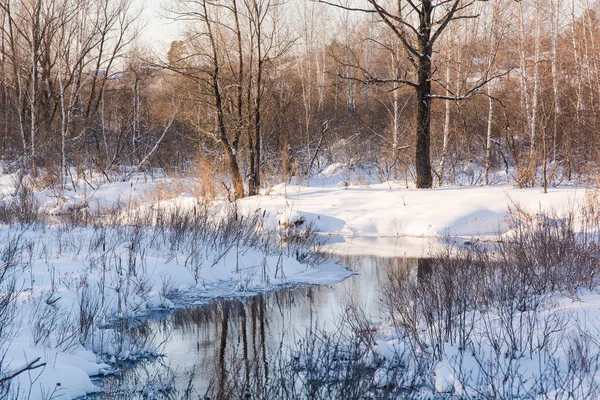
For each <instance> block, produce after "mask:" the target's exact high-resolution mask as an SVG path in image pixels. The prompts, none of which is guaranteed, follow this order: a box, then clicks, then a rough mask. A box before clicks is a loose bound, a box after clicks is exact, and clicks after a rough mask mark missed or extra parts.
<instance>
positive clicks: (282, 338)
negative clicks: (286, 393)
mask: <svg viewBox="0 0 600 400" xmlns="http://www.w3.org/2000/svg"><path fill="white" fill-rule="evenodd" d="M339 261H340V262H341V263H342V264H345V265H348V266H349V267H350V268H351V269H352V270H354V271H356V272H357V273H358V274H357V275H354V276H352V277H350V278H348V279H347V280H345V281H344V282H341V283H339V284H336V285H332V286H302V287H297V288H290V289H282V290H278V291H275V292H270V293H265V294H262V295H258V296H254V297H251V298H242V299H233V300H218V301H215V302H212V303H211V304H208V305H205V306H201V307H193V308H187V309H181V310H177V311H175V312H174V313H173V314H172V315H171V316H170V317H169V318H167V319H165V320H163V321H161V322H159V323H156V324H154V333H155V334H157V336H158V337H157V340H158V341H164V348H163V349H162V352H163V353H164V354H165V355H166V357H165V358H164V359H163V360H162V364H160V365H157V364H154V365H153V364H148V365H144V367H143V368H135V369H134V370H133V371H128V372H127V373H126V374H125V376H124V377H122V378H121V380H120V382H121V384H122V385H126V384H128V382H131V381H134V382H140V381H141V378H140V377H136V376H135V374H139V373H141V374H142V375H143V376H152V372H156V371H159V370H160V371H162V372H164V371H171V374H169V376H170V378H169V379H171V378H172V380H169V379H164V378H163V379H162V380H161V382H162V383H164V382H172V383H173V385H172V387H171V389H172V390H176V393H178V394H177V395H176V396H175V395H173V396H172V398H182V397H185V396H186V395H187V396H191V397H190V398H198V396H204V395H210V398H211V399H243V398H254V397H253V396H258V397H260V394H261V393H265V388H266V387H268V386H269V385H277V384H278V382H275V381H270V380H272V379H275V377H272V376H271V375H272V372H271V371H272V369H273V368H278V367H280V365H281V362H282V360H283V359H286V358H289V357H290V354H291V348H292V347H294V346H295V344H296V343H297V341H298V340H299V338H301V337H302V336H304V334H305V333H306V332H307V331H309V330H315V329H323V330H325V331H327V330H329V331H333V330H334V328H335V327H336V325H337V323H338V322H340V319H341V318H343V316H344V313H345V310H346V309H347V308H348V307H349V306H350V305H351V304H352V305H355V306H360V307H362V308H363V309H364V311H365V313H366V315H367V316H368V317H370V318H371V319H373V320H375V321H377V320H378V319H380V312H381V308H380V307H381V302H380V298H381V292H380V288H381V287H382V285H383V284H384V283H385V282H386V280H387V278H388V276H389V275H390V274H391V273H402V274H407V273H408V272H409V270H412V271H414V270H415V269H417V268H415V267H417V265H418V269H417V270H418V272H417V273H418V275H419V277H421V275H422V274H424V273H425V274H426V273H427V272H426V271H427V269H428V268H431V266H430V265H429V266H428V264H427V263H422V262H419V263H418V264H417V262H416V261H415V260H407V259H405V258H378V257H340V258H339ZM153 368H154V370H153ZM128 374H129V375H128ZM172 393H175V392H172ZM135 396H136V395H132V394H131V393H130V395H129V398H135ZM137 396H139V397H142V396H141V395H140V394H137ZM163 397H167V398H168V396H167V395H166V394H165V395H164V396H163Z"/></svg>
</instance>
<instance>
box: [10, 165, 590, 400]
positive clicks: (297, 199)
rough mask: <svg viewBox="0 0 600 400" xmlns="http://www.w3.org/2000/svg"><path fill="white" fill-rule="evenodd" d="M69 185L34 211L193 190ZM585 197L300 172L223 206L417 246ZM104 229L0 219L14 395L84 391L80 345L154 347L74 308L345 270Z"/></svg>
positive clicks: (486, 232)
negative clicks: (34, 364)
mask: <svg viewBox="0 0 600 400" xmlns="http://www.w3.org/2000/svg"><path fill="white" fill-rule="evenodd" d="M15 182H16V177H15V176H10V175H3V176H1V177H0V196H1V197H2V198H1V199H0V200H2V201H4V202H11V201H14V199H15V196H14V187H15ZM75 187H76V188H77V190H76V191H75V190H67V191H65V192H63V193H57V192H56V191H54V190H49V189H46V190H43V191H38V192H34V196H35V198H36V200H37V202H38V204H39V207H40V210H42V211H43V212H45V213H48V214H54V215H60V214H62V213H68V212H71V211H73V210H79V211H78V212H86V213H104V214H110V213H113V212H114V211H113V210H116V209H117V208H118V209H120V210H121V213H122V215H125V216H129V218H131V215H132V214H131V213H132V212H134V211H143V212H150V213H154V212H156V211H157V210H163V211H165V210H166V211H169V210H170V211H178V212H179V211H182V210H184V211H185V210H187V211H189V210H191V209H193V207H196V206H197V205H198V203H197V201H196V199H195V198H194V196H192V195H191V194H190V193H193V192H194V191H195V189H196V188H197V185H196V184H195V183H194V182H193V181H191V180H180V181H178V182H174V181H173V180H170V179H168V178H166V177H163V176H158V177H155V178H151V177H148V176H144V175H140V174H137V175H136V176H134V177H133V178H132V179H130V180H128V181H127V182H121V181H118V180H115V181H113V182H103V183H101V182H100V181H92V182H88V181H79V182H78V183H77V185H75ZM593 196H594V192H593V191H590V190H588V189H586V188H583V187H577V186H562V187H557V188H549V190H548V193H547V194H544V193H542V190H541V189H540V188H531V189H518V188H515V187H512V186H508V185H498V186H487V187H484V186H474V187H473V186H465V187H441V188H434V189H428V190H417V189H414V188H408V189H407V188H405V187H404V184H403V183H398V182H386V183H370V184H361V185H354V184H348V181H347V180H344V179H342V178H341V177H336V176H327V177H322V178H317V179H313V180H312V181H311V186H310V187H305V186H297V185H285V184H281V185H277V186H274V187H270V188H268V189H266V190H263V192H262V194H261V195H259V196H254V197H251V198H246V199H243V200H241V201H239V202H238V205H237V207H238V210H239V212H240V214H242V215H249V216H250V217H255V216H260V217H261V221H262V222H261V224H263V230H264V231H265V232H269V231H277V230H279V231H281V230H282V229H283V230H284V231H286V230H292V231H294V230H295V229H296V228H295V226H296V225H299V229H300V230H301V229H303V227H306V226H308V225H310V224H312V226H313V227H314V228H315V229H316V230H318V231H319V232H321V233H323V234H327V235H331V236H332V240H331V242H332V244H331V245H330V248H332V249H333V250H334V251H338V252H343V253H346V254H348V253H352V254H374V255H382V256H391V255H408V256H420V255H422V254H427V253H428V252H429V250H430V249H431V246H432V245H433V244H432V243H434V241H435V240H438V239H440V238H442V237H462V238H468V239H469V240H470V239H471V238H472V237H482V238H489V237H497V236H496V235H498V234H506V233H507V232H509V231H510V230H511V229H513V228H514V226H511V223H510V221H509V218H508V217H507V213H508V210H509V207H511V206H513V207H514V206H515V205H519V207H522V208H524V209H527V210H530V211H531V212H533V213H543V212H546V211H551V210H554V211H558V212H561V211H569V210H571V211H576V210H577V209H578V208H579V206H580V205H581V204H582V203H584V202H586V201H589V199H590V198H591V197H593ZM213 204H214V205H215V206H216V207H217V208H216V209H218V208H219V207H221V206H219V203H218V202H216V203H213ZM262 217H264V219H262ZM121 221H126V222H130V221H131V220H130V219H128V217H125V218H121ZM111 229H112V228H111ZM111 229H102V228H91V227H88V228H68V229H65V228H64V227H60V226H49V227H44V228H39V227H37V228H36V227H35V225H34V226H32V227H29V228H27V229H24V230H22V229H21V228H17V227H2V228H0V246H2V247H4V249H5V250H6V249H8V248H9V247H10V246H11V245H12V244H13V243H16V244H17V247H15V249H16V251H18V254H19V255H18V257H17V258H16V261H15V265H16V267H15V268H14V271H15V277H14V278H15V282H16V287H17V288H18V289H19V290H20V294H19V299H18V302H17V308H16V310H15V313H16V315H17V316H18V317H17V318H15V321H18V322H19V323H18V324H17V323H15V324H14V325H13V326H12V327H13V328H14V329H13V331H12V332H10V335H8V336H6V335H5V336H4V338H6V337H10V341H9V342H7V343H8V344H7V343H5V344H4V346H3V347H2V349H3V350H4V351H5V353H4V361H3V362H2V370H0V379H1V377H2V376H5V375H6V374H8V373H10V372H11V371H13V370H15V369H18V368H19V367H20V366H22V365H24V364H26V363H28V362H30V361H32V360H35V359H36V358H37V357H40V362H44V363H46V365H45V367H43V368H39V369H35V370H33V371H31V372H29V373H24V374H21V375H19V376H18V378H17V381H16V382H15V383H14V384H13V388H15V387H16V390H18V391H19V393H21V394H22V395H25V393H28V392H29V391H31V393H29V394H28V396H29V398H32V399H37V398H45V397H48V395H49V393H53V396H54V397H58V398H64V399H69V398H75V397H77V396H81V395H83V394H86V393H90V392H92V391H94V390H95V388H94V386H93V385H92V384H91V382H90V380H89V376H91V375H97V374H103V373H108V372H109V371H110V368H109V366H108V365H106V364H103V363H101V362H98V360H99V358H98V357H97V355H95V354H94V353H92V352H90V351H91V350H93V351H94V352H96V353H97V354H102V356H103V357H104V358H107V357H108V358H107V359H110V357H113V360H114V359H119V358H121V359H127V358H133V357H134V356H135V355H136V354H137V355H140V354H152V352H153V351H155V349H147V348H145V347H144V344H141V345H139V346H138V345H137V344H136V345H132V346H133V347H132V346H126V345H124V344H123V342H124V341H127V340H129V339H126V338H123V335H122V333H120V332H118V330H117V329H115V327H114V326H113V324H111V321H109V320H106V319H104V320H102V321H94V322H93V323H92V325H93V332H85V333H84V334H83V333H82V332H81V330H82V329H85V326H83V327H82V326H81V324H82V323H83V322H82V319H81V318H82V310H84V309H85V307H91V308H94V307H97V308H96V312H97V313H98V314H99V315H103V316H105V317H107V318H108V317H110V316H121V317H132V316H137V317H139V316H143V315H145V314H147V312H148V310H149V309H160V308H169V307H172V306H173V304H172V302H171V301H170V300H169V299H167V297H168V296H171V298H179V299H184V300H182V301H188V302H189V301H195V300H197V299H200V298H214V297H217V296H231V295H236V294H239V293H248V292H250V293H252V292H256V291H260V290H265V289H268V288H273V287H276V286H278V285H292V284H300V283H309V284H331V283H334V282H338V281H340V280H342V279H344V278H345V277H346V276H348V274H349V273H350V272H349V271H348V270H347V269H345V268H342V267H341V266H339V265H335V264H331V263H324V264H321V265H320V266H318V267H308V266H307V265H306V264H304V263H302V262H300V261H298V260H301V257H299V255H298V253H295V254H293V253H290V252H288V253H286V252H284V251H280V252H273V251H271V250H266V249H265V248H260V247H258V248H257V247H256V246H253V245H250V244H244V245H242V246H240V245H239V243H238V244H235V245H233V246H230V247H227V245H223V246H225V247H221V248H218V249H212V248H211V246H210V245H208V244H207V243H205V242H202V241H201V240H200V241H194V240H190V239H189V238H183V239H173V238H172V237H167V236H168V235H167V236H165V234H157V233H156V232H155V231H152V228H147V229H148V232H146V231H145V230H144V229H142V230H140V231H136V229H135V228H120V229H117V228H115V229H114V230H111ZM161 235H162V236H161ZM374 238H378V240H374ZM381 243H384V244H383V245H382V244H381ZM301 261H302V260H301ZM4 262H6V261H4ZM131 268H133V269H134V270H135V271H136V272H135V273H133V272H131V271H132V269H131ZM3 290H4V289H3ZM99 291H102V293H99ZM174 294H176V295H174ZM94 298H102V304H101V305H98V304H90V303H93V301H92V300H93V299H94ZM51 315H60V318H55V319H53V318H50V317H49V316H51ZM84 316H85V315H84ZM59 321H67V322H59ZM61 323H62V324H63V325H60V324H61ZM69 323H70V324H71V325H69ZM84 325H85V324H84ZM77 330H79V332H75V331H77ZM82 334H83V336H82ZM74 338H77V340H76V339H74ZM82 338H83V339H82ZM135 346H138V347H135ZM132 348H133V349H134V350H135V351H136V352H137V353H136V354H132ZM1 355H2V354H0V356H1ZM440 365H444V364H440ZM440 368H441V367H440ZM439 375H440V376H442V375H444V374H443V373H442V372H440V374H439ZM15 385H16V386H15Z"/></svg>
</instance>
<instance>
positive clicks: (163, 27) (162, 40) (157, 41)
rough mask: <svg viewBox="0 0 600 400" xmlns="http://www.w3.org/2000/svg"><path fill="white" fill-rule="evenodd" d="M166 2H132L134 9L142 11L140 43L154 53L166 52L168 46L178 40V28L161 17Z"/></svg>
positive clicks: (151, 0) (155, 0) (157, 0)
mask: <svg viewBox="0 0 600 400" xmlns="http://www.w3.org/2000/svg"><path fill="white" fill-rule="evenodd" d="M167 3H168V0H166V1H165V0H134V8H135V9H136V10H139V9H142V14H141V18H142V21H143V23H144V28H143V31H142V35H141V36H142V43H143V44H145V45H148V46H149V47H150V48H151V49H152V50H155V51H156V52H158V53H159V54H160V53H164V52H166V51H168V49H169V45H170V44H171V42H172V41H173V40H177V38H178V33H179V32H178V26H177V24H175V23H172V22H170V21H169V20H168V19H167V18H165V17H164V16H163V14H164V13H165V12H164V10H163V7H164V5H165V4H167Z"/></svg>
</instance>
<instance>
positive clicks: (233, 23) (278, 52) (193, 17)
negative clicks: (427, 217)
mask: <svg viewBox="0 0 600 400" xmlns="http://www.w3.org/2000/svg"><path fill="white" fill-rule="evenodd" d="M596 10H597V4H596V3H594V2H593V1H590V0H532V1H528V2H523V1H521V2H518V1H512V0H494V1H465V0H452V1H437V0H431V1H428V0H423V1H416V2H415V1H403V0H399V1H397V2H394V1H389V2H379V1H375V0H365V1H362V2H358V1H357V2H335V1H331V2H330V1H325V0H321V1H288V2H282V1H278V0H226V1H219V2H216V1H210V0H177V1H172V2H169V3H165V6H164V10H163V13H164V15H165V16H166V17H168V18H169V20H170V21H171V22H172V23H175V24H178V25H179V26H180V27H181V31H182V32H183V34H182V36H181V38H179V39H178V40H174V41H172V43H171V45H170V48H169V49H168V51H165V52H164V54H161V52H160V51H159V50H158V49H156V48H152V47H151V46H149V45H147V44H144V42H143V40H142V38H143V29H142V28H143V20H142V19H141V17H140V12H139V10H137V9H136V8H135V7H133V5H132V3H131V1H130V0H101V1H92V0H77V1H75V0H17V1H14V0H12V1H11V0H4V1H2V4H1V6H0V35H1V36H0V110H1V111H0V113H1V114H2V117H1V118H0V120H1V123H0V137H1V139H0V140H1V141H0V146H1V147H2V167H3V169H4V170H5V172H6V173H12V172H16V171H18V172H19V173H20V176H22V177H25V176H27V177H31V178H33V180H34V181H35V182H36V183H35V185H36V186H37V187H40V188H45V187H54V188H60V189H75V185H71V186H72V187H69V186H70V185H69V182H73V181H74V180H77V179H82V178H83V179H86V174H89V173H90V171H95V172H98V173H101V174H103V175H104V176H106V178H107V179H109V180H110V179H114V177H113V175H111V174H110V172H114V171H120V172H121V176H122V178H123V179H126V178H127V176H128V175H130V174H131V173H133V172H134V171H135V172H137V171H146V172H149V173H153V171H154V172H156V171H162V172H165V173H166V174H170V175H181V174H186V175H188V176H194V177H196V178H198V179H200V180H201V181H202V185H203V188H204V189H203V191H204V194H205V195H207V196H213V197H214V196H225V197H226V198H229V199H232V200H233V199H236V198H242V197H244V196H248V195H254V194H256V193H258V190H259V189H260V188H261V187H266V186H268V185H269V184H273V183H275V182H289V181H290V180H292V179H295V181H296V182H303V181H305V182H308V179H310V177H311V176H312V175H315V174H318V173H319V172H321V171H322V170H323V168H325V167H327V166H328V165H332V164H334V163H339V164H340V165H343V166H344V168H348V169H350V170H354V169H357V170H361V171H364V172H366V173H368V174H371V176H374V177H376V178H377V179H379V181H386V180H401V181H405V182H406V184H407V185H408V184H409V183H410V184H412V183H413V182H414V183H415V185H416V186H417V187H419V188H427V187H432V186H441V185H444V184H471V185H472V184H493V183H494V182H497V181H499V180H502V181H503V182H506V181H508V182H509V183H511V184H515V185H517V186H519V187H531V186H544V187H547V186H548V185H556V184H558V183H561V182H566V181H570V180H574V179H580V178H581V177H585V176H593V174H594V172H595V170H596V166H597V162H598V158H599V157H600V154H598V151H597V148H598V147H597V146H596V145H595V143H597V140H598V137H597V136H598V124H599V123H600V121H599V113H600V101H599V100H600V59H599V58H600V56H599V52H598V49H597V46H599V45H600V43H599V42H600V35H599V34H600V23H599V19H598V15H597V12H596ZM109 177H110V178H109Z"/></svg>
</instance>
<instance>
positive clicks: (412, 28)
mask: <svg viewBox="0 0 600 400" xmlns="http://www.w3.org/2000/svg"><path fill="white" fill-rule="evenodd" d="M320 2H321V3H324V4H329V5H332V6H335V7H338V8H342V9H345V10H350V11H357V12H363V13H369V14H375V15H377V16H378V18H379V20H380V21H381V22H382V23H384V24H385V25H386V26H388V27H389V29H391V30H392V32H393V33H394V34H395V36H396V37H397V38H398V40H399V41H400V43H401V44H402V46H403V48H404V50H405V52H406V55H407V57H408V58H409V60H410V62H411V65H412V75H413V76H412V78H411V77H409V76H406V77H403V78H396V77H393V78H379V77H375V76H372V75H371V74H370V73H369V71H366V70H364V69H363V70H362V72H363V73H364V78H363V79H360V80H361V81H363V82H366V83H395V84H404V85H408V86H411V87H412V88H414V89H415V93H416V102H417V112H416V137H417V142H416V154H415V167H416V186H417V188H430V187H432V184H433V176H432V168H431V154H430V153H431V150H430V142H431V101H432V100H433V99H443V100H460V99H464V98H468V97H471V96H473V95H474V94H476V93H479V92H480V89H481V88H482V87H483V86H484V85H485V84H486V83H487V82H488V81H489V80H490V78H489V77H488V76H487V75H486V76H484V77H483V78H482V79H481V80H480V81H479V82H477V83H476V84H475V85H474V86H473V87H471V88H469V89H468V90H466V91H465V92H464V93H453V94H451V95H450V96H448V95H446V94H444V95H438V94H434V92H433V90H432V82H436V81H437V80H436V79H434V73H435V70H434V69H433V56H434V49H435V48H436V44H437V42H438V40H439V39H440V37H441V36H442V34H443V32H444V31H445V30H446V28H447V27H448V26H449V25H450V24H451V23H453V22H455V21H457V20H460V19H470V18H476V17H477V15H476V14H471V13H469V9H471V8H473V5H474V4H475V3H476V2H475V1H471V2H464V1H462V0H450V1H448V0H419V1H406V2H403V1H398V2H396V3H395V5H394V7H387V6H385V5H383V4H381V3H380V2H378V1H377V0H365V1H364V3H366V4H365V6H364V7H352V6H348V5H346V4H344V3H341V2H338V3H334V2H330V1H327V0H320ZM438 82H439V81H438Z"/></svg>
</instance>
